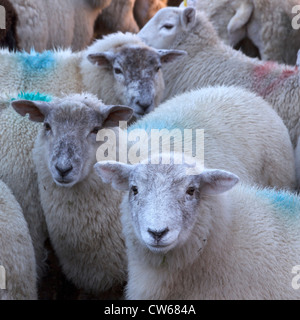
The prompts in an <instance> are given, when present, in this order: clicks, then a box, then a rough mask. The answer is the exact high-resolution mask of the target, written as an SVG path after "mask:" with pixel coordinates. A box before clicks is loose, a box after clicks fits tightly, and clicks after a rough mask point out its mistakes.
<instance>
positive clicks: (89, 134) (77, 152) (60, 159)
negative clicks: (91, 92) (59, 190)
mask: <svg viewBox="0 0 300 320" xmlns="http://www.w3.org/2000/svg"><path fill="white" fill-rule="evenodd" d="M12 106H13V108H14V109H15V110H16V111H17V112H18V113H19V114H21V115H23V116H24V115H25V114H27V113H28V114H29V117H30V120H32V121H36V122H43V123H44V128H43V129H42V131H41V133H40V136H39V139H40V141H39V142H40V145H42V148H43V150H40V151H41V153H42V155H43V159H44V160H45V162H46V163H47V167H48V169H49V171H50V173H51V175H52V178H53V181H54V182H55V183H56V184H57V185H58V186H63V187H72V186H74V185H75V184H76V183H78V182H80V181H82V180H84V179H85V178H86V177H87V175H88V174H89V173H90V171H91V170H92V168H93V165H94V163H95V162H96V150H97V148H98V147H99V142H97V141H96V135H97V133H98V131H99V130H100V129H101V128H104V127H114V126H117V125H118V124H119V121H123V120H125V121H127V120H129V118H130V117H131V116H132V109H130V108H127V107H124V106H105V105H103V104H102V103H101V102H100V101H99V100H97V99H96V98H95V97H93V98H91V97H85V96H84V95H77V96H76V95H74V96H70V97H66V98H62V99H55V100H53V102H50V103H46V102H38V101H28V100H19V101H14V102H12ZM119 116H120V117H119ZM122 119H123V120H122Z"/></svg>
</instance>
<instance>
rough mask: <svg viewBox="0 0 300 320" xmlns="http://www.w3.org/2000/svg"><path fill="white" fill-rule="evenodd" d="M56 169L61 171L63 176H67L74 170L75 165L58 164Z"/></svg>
mask: <svg viewBox="0 0 300 320" xmlns="http://www.w3.org/2000/svg"><path fill="white" fill-rule="evenodd" d="M55 169H56V170H57V171H58V172H59V174H60V175H61V177H65V176H66V175H67V174H68V173H70V172H71V171H72V170H73V166H72V165H70V166H68V167H59V166H58V165H56V166H55Z"/></svg>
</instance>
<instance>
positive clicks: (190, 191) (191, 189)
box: [186, 187, 196, 196]
mask: <svg viewBox="0 0 300 320" xmlns="http://www.w3.org/2000/svg"><path fill="white" fill-rule="evenodd" d="M195 191H196V189H195V188H194V187H190V188H188V189H187V191H186V193H187V194H188V195H190V196H193V195H194V193H195Z"/></svg>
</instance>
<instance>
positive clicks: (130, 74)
mask: <svg viewBox="0 0 300 320" xmlns="http://www.w3.org/2000/svg"><path fill="white" fill-rule="evenodd" d="M183 55H185V52H184V51H180V50H154V49H151V48H149V47H144V46H143V47H141V46H122V47H120V48H117V49H116V50H114V51H108V52H104V53H97V54H90V55H89V56H88V59H89V60H90V62H92V63H95V64H97V65H99V66H101V67H104V68H107V69H108V70H110V71H111V73H112V75H113V77H114V90H115V95H116V96H118V98H119V100H120V101H122V102H123V103H125V104H126V105H128V106H130V107H131V108H133V110H134V117H135V118H136V119H138V118H140V117H142V116H143V115H145V114H147V113H149V112H151V111H153V110H154V108H155V107H157V106H158V104H159V103H160V101H161V99H162V96H163V92H164V80H163V75H162V71H161V66H162V64H164V63H167V62H171V61H174V60H175V59H176V58H177V57H180V56H183Z"/></svg>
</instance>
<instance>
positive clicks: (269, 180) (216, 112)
mask: <svg viewBox="0 0 300 320" xmlns="http://www.w3.org/2000/svg"><path fill="white" fill-rule="evenodd" d="M271 119H272V121H271ZM175 128H178V129H180V130H181V131H182V130H183V128H185V129H204V161H205V164H206V166H208V164H207V162H208V163H209V166H211V167H219V168H222V169H224V170H229V171H232V172H233V173H235V174H236V175H238V176H240V177H241V179H242V180H243V181H245V182H247V183H250V184H258V185H260V186H263V187H276V188H280V189H288V190H290V191H293V190H295V188H296V173H295V158H294V150H293V147H292V144H291V140H290V137H289V134H288V131H287V128H286V127H285V125H284V124H283V122H282V119H281V118H280V117H279V116H278V115H277V114H276V112H275V111H274V110H273V109H272V108H271V107H270V105H269V104H268V103H267V102H266V101H264V100H263V99H262V98H261V97H259V96H257V95H256V94H254V93H252V92H250V91H248V90H246V89H243V88H240V87H234V86H230V87H225V86H216V87H206V88H202V89H197V90H192V91H188V92H186V93H183V94H180V95H177V96H176V97H174V98H171V99H169V100H168V101H166V102H164V103H162V104H161V105H160V106H159V107H158V108H157V109H156V110H155V111H154V112H151V113H149V114H148V115H146V116H145V117H143V118H142V119H140V120H139V121H138V122H135V123H133V124H131V125H130V126H129V128H128V130H129V132H131V131H134V130H135V129H139V130H140V129H143V130H145V131H146V132H149V131H151V130H152V129H159V130H161V129H167V130H169V131H170V132H171V133H172V132H173V131H172V130H173V129H175ZM283 133H284V135H283ZM174 134H175V135H176V136H177V135H178V133H177V134H176V132H175V133H174ZM148 135H149V134H148ZM262 137H263V138H262ZM179 138H182V135H181V133H179ZM187 139H188V138H187ZM163 143H167V145H168V143H169V142H168V141H166V142H163ZM140 145H141V146H143V145H146V148H147V147H148V144H146V143H144V141H142V142H140ZM180 147H181V146H180V145H179V148H180ZM187 148H188V149H189V148H190V147H189V145H188V144H187ZM110 149H112V148H110ZM284 149H285V151H283V150H284ZM155 150H156V149H155ZM219 153H221V154H224V153H225V154H226V157H224V159H223V163H220V161H219V157H218V156H217V155H219ZM141 154H143V155H144V154H145V153H144V152H141ZM99 156H100V153H99ZM99 156H98V158H99ZM141 157H142V156H141ZM102 158H103V157H102ZM222 158H223V157H222ZM98 161H100V160H99V159H98ZM122 162H125V161H122ZM245 168H246V169H245Z"/></svg>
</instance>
